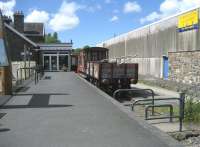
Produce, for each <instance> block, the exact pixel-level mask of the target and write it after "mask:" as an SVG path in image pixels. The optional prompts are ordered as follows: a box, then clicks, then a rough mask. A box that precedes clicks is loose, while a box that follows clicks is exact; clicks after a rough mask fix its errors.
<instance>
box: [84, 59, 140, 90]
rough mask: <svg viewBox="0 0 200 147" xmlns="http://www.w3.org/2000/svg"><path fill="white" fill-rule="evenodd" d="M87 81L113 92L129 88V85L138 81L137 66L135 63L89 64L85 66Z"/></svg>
mask: <svg viewBox="0 0 200 147" xmlns="http://www.w3.org/2000/svg"><path fill="white" fill-rule="evenodd" d="M87 71H88V73H87V77H88V79H89V80H90V81H91V82H93V83H94V84H96V85H97V86H99V87H107V88H111V89H113V90H115V89H119V88H130V84H136V83H137V81H138V64H136V63H124V64H117V63H108V62H89V63H88V66H87Z"/></svg>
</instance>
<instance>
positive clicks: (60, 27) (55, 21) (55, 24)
mask: <svg viewBox="0 0 200 147" xmlns="http://www.w3.org/2000/svg"><path fill="white" fill-rule="evenodd" d="M81 8H82V6H80V5H78V4H77V3H75V2H66V1H63V3H62V5H61V7H60V9H59V11H58V12H57V13H56V14H54V15H53V18H52V19H51V20H50V22H49V25H50V28H51V29H52V30H54V31H64V30H69V29H73V28H75V27H76V26H78V24H79V23H80V20H79V17H78V16H77V14H76V12H77V11H78V10H79V9H81Z"/></svg>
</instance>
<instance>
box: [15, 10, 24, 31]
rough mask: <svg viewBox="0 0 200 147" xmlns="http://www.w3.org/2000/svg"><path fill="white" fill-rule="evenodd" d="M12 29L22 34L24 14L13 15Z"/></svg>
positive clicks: (20, 12)
mask: <svg viewBox="0 0 200 147" xmlns="http://www.w3.org/2000/svg"><path fill="white" fill-rule="evenodd" d="M14 28H15V29H16V30H17V31H19V32H20V33H24V14H23V12H22V11H16V12H15V13H14Z"/></svg>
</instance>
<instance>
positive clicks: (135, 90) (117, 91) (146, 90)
mask: <svg viewBox="0 0 200 147" xmlns="http://www.w3.org/2000/svg"><path fill="white" fill-rule="evenodd" d="M120 92H150V93H151V97H152V99H148V100H149V101H151V104H152V105H154V99H155V98H154V97H155V93H154V91H153V90H152V89H118V90H116V91H115V92H114V93H113V98H115V99H116V96H117V94H118V93H120ZM140 100H141V99H140ZM142 100H143V99H142ZM136 101H137V100H136ZM135 105H146V104H135ZM131 108H132V111H133V110H134V107H131ZM152 115H154V107H152Z"/></svg>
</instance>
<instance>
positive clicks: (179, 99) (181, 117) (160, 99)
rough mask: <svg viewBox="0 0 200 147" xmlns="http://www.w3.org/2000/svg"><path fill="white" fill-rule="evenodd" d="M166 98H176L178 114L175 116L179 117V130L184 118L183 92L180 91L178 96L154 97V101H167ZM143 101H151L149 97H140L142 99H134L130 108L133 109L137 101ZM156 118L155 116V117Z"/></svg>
mask: <svg viewBox="0 0 200 147" xmlns="http://www.w3.org/2000/svg"><path fill="white" fill-rule="evenodd" d="M167 100H178V101H179V116H177V117H178V118H179V131H180V132H181V131H182V128H183V119H184V115H185V114H184V113H185V112H184V107H185V93H180V97H179V98H157V99H154V101H167ZM142 101H143V102H145V101H151V99H142V100H136V101H135V102H134V103H133V104H132V110H134V106H135V105H136V104H137V103H138V102H142ZM153 107H154V105H153V106H152V108H153ZM156 119H157V118H156Z"/></svg>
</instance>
